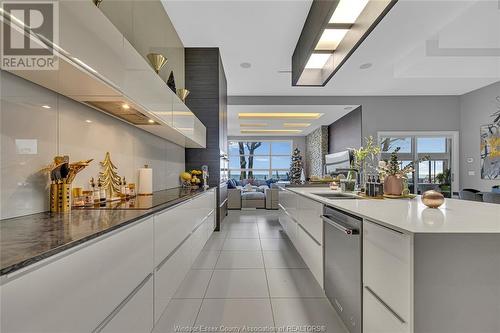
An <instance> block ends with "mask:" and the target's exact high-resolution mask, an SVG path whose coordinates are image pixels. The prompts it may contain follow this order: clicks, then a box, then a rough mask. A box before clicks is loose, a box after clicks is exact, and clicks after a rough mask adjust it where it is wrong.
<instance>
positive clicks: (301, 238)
mask: <svg viewBox="0 0 500 333" xmlns="http://www.w3.org/2000/svg"><path fill="white" fill-rule="evenodd" d="M294 245H295V247H296V248H297V250H298V251H299V253H300V256H301V257H302V259H304V262H305V263H306V265H307V267H308V268H309V270H310V271H311V273H312V274H313V275H314V277H315V278H316V281H318V283H319V285H320V286H321V288H323V247H322V246H321V245H320V244H318V243H317V242H316V241H315V240H314V239H313V238H312V237H311V236H309V235H308V234H307V233H306V232H305V231H304V229H303V228H302V226H300V225H297V236H296V241H295V242H294Z"/></svg>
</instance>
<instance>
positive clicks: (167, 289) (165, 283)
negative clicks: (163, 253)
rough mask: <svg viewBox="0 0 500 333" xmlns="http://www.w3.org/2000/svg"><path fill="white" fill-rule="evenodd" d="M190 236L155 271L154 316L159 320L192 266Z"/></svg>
mask: <svg viewBox="0 0 500 333" xmlns="http://www.w3.org/2000/svg"><path fill="white" fill-rule="evenodd" d="M190 245H191V244H190V242H189V238H188V239H186V240H185V241H184V242H183V243H182V245H181V246H179V247H178V248H177V250H175V252H174V253H172V255H171V256H170V257H169V258H168V259H166V260H165V261H164V262H162V263H161V264H160V266H159V267H157V268H156V270H155V273H154V286H155V291H154V302H155V306H154V312H155V314H154V318H155V322H157V321H158V319H159V318H160V316H161V314H162V313H163V310H165V308H166V307H167V305H168V303H169V302H170V299H171V298H172V297H173V296H174V294H175V292H176V291H177V288H178V287H179V286H180V284H181V283H182V280H184V277H185V276H186V274H187V273H188V271H189V269H190V268H191V247H190Z"/></svg>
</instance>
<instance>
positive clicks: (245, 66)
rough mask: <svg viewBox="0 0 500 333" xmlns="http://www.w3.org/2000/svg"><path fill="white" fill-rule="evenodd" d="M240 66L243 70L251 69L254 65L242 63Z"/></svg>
mask: <svg viewBox="0 0 500 333" xmlns="http://www.w3.org/2000/svg"><path fill="white" fill-rule="evenodd" d="M240 66H241V68H250V67H252V64H251V63H249V62H242V63H241V64H240Z"/></svg>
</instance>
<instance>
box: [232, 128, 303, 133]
mask: <svg viewBox="0 0 500 333" xmlns="http://www.w3.org/2000/svg"><path fill="white" fill-rule="evenodd" d="M240 133H244V134H272V133H280V134H283V133H290V134H291V133H295V134H298V133H302V130H292V129H277V130H271V129H270V130H240Z"/></svg>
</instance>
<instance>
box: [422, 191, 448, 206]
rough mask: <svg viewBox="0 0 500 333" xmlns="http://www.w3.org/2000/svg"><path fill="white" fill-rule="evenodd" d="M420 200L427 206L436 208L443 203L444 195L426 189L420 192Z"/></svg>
mask: <svg viewBox="0 0 500 333" xmlns="http://www.w3.org/2000/svg"><path fill="white" fill-rule="evenodd" d="M422 202H423V203H424V205H426V206H427V207H429V208H438V207H439V206H441V205H442V204H443V203H444V196H443V194H442V193H439V192H437V191H434V190H430V191H426V192H424V194H422Z"/></svg>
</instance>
